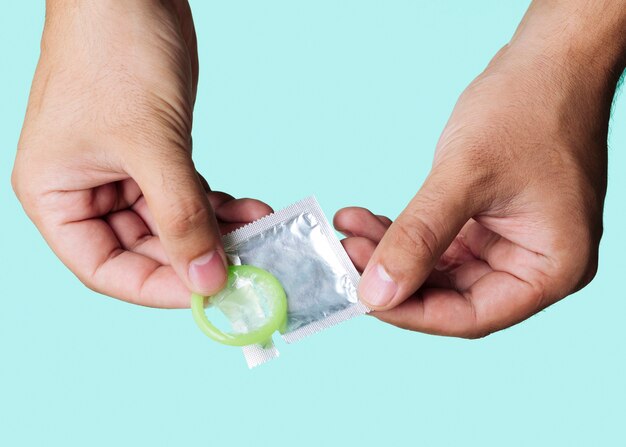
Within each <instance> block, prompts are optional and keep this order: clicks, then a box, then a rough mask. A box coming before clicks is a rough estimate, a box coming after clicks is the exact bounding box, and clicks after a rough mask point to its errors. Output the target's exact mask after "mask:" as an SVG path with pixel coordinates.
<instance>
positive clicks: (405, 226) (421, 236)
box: [392, 215, 439, 261]
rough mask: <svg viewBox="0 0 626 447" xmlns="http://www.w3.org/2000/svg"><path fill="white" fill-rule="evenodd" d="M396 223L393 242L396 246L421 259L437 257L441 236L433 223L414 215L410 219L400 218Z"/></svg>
mask: <svg viewBox="0 0 626 447" xmlns="http://www.w3.org/2000/svg"><path fill="white" fill-rule="evenodd" d="M395 225H396V228H395V230H396V231H395V232H394V233H393V234H394V239H395V240H393V241H392V243H393V244H394V245H395V246H396V247H398V248H399V249H400V250H402V251H403V252H405V253H407V254H408V255H409V256H410V257H412V258H415V259H418V260H420V261H423V260H432V259H435V257H436V255H437V250H438V247H439V237H438V236H437V234H438V232H437V231H436V230H434V229H433V224H432V223H430V222H426V221H425V220H424V219H423V218H422V217H420V216H417V215H413V216H411V217H410V218H408V219H398V221H397V222H396V224H395Z"/></svg>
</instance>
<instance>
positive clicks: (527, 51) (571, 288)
mask: <svg viewBox="0 0 626 447" xmlns="http://www.w3.org/2000/svg"><path fill="white" fill-rule="evenodd" d="M557 4H558V7H557ZM586 5H587V6H589V7H595V6H592V5H591V4H590V3H588V2H587V3H586ZM587 6H585V7H581V9H580V11H578V12H573V11H569V13H568V12H567V11H563V10H562V8H567V7H574V11H576V9H575V8H577V7H580V5H578V4H577V5H573V4H571V5H570V4H568V3H567V2H552V3H550V2H535V3H534V4H533V6H531V8H530V10H529V12H528V14H527V16H526V17H525V18H524V21H523V22H522V24H521V25H520V27H519V29H518V31H517V33H516V35H515V36H514V38H513V40H512V41H511V43H510V44H509V45H507V46H506V47H505V48H503V49H502V50H501V51H500V52H499V53H498V54H497V55H496V56H495V57H494V59H493V60H492V62H491V63H490V64H489V66H488V67H487V69H486V70H485V71H484V72H483V73H482V74H481V75H480V76H479V77H478V78H477V79H476V80H474V82H472V84H471V85H470V86H469V87H468V88H467V89H466V90H465V92H464V93H463V94H462V95H461V97H460V98H459V101H458V103H457V105H456V107H455V109H454V111H453V113H452V116H451V117H450V120H449V122H448V124H447V125H446V128H445V130H444V131H443V133H442V135H441V138H440V140H439V142H438V144H437V148H436V153H435V158H434V163H433V167H432V170H431V172H430V174H429V175H428V178H427V179H426V181H425V182H424V185H423V186H422V188H421V189H420V191H419V192H418V193H417V195H416V196H415V197H414V198H413V199H412V201H411V202H410V203H409V205H408V206H407V208H406V209H405V210H404V211H403V212H402V213H401V214H400V216H399V217H398V218H397V220H396V221H395V222H393V224H390V221H388V220H387V219H385V218H382V217H379V216H375V215H374V214H372V213H371V212H369V211H367V210H365V209H362V208H347V209H344V210H341V211H340V212H339V213H338V214H337V215H336V217H335V226H336V228H337V229H338V230H340V231H343V232H344V233H345V234H347V235H348V236H350V237H348V239H346V240H345V241H344V245H345V247H346V249H347V250H348V252H349V254H350V256H351V257H352V259H353V261H354V262H355V264H356V265H357V267H360V268H361V269H364V274H363V278H362V280H361V283H360V286H359V294H360V296H361V298H362V300H363V301H365V302H366V303H367V304H369V305H370V306H371V307H372V308H373V309H374V310H375V311H376V312H374V314H375V316H376V317H378V318H380V319H381V320H383V321H386V322H389V323H391V324H394V325H396V326H399V327H402V328H407V329H412V330H417V331H422V332H427V333H432V334H441V335H451V336H460V337H469V338H474V337H482V336H485V335H487V334H489V333H491V332H494V331H497V330H500V329H503V328H506V327H509V326H511V325H513V324H516V323H518V322H520V321H522V320H524V319H526V318H528V317H529V316H531V315H533V314H535V313H536V312H538V311H540V310H541V309H543V308H545V307H546V306H549V305H551V304H553V303H554V302H556V301H557V300H559V299H561V298H563V297H565V296H567V295H568V294H571V293H573V292H575V291H576V290H578V289H580V288H582V287H584V286H585V285H586V284H587V283H588V282H589V281H590V280H591V279H592V278H593V276H594V274H595V271H596V268H597V260H598V245H599V242H600V237H601V233H602V208H603V201H604V196H605V191H606V168H607V167H606V165H607V160H606V158H607V155H606V154H607V146H606V142H607V131H608V121H609V114H610V107H611V100H612V97H613V94H614V91H615V85H616V82H617V79H618V77H619V73H620V71H621V68H623V56H624V51H623V50H624V46H623V43H624V42H623V41H624V38H623V33H622V32H621V31H620V33H621V34H620V36H621V41H620V39H618V38H615V39H613V40H610V39H608V37H609V36H610V35H611V32H613V28H614V29H616V30H618V29H621V30H623V29H624V28H623V24H624V17H626V14H624V12H620V11H619V8H618V10H617V11H603V10H600V11H594V14H595V15H594V14H590V11H586V10H585V8H586V7H587ZM560 8H561V9H560ZM621 9H622V10H623V8H621ZM577 13H580V14H581V16H580V17H578V16H577V15H576V14H577ZM598 14H602V20H600V18H598ZM588 16H590V17H594V20H595V21H594V24H593V26H594V28H593V29H588V28H589V27H590V26H591V25H590V24H588V23H586V22H584V20H587V19H586V18H585V17H588ZM614 18H620V19H619V23H620V24H621V26H622V27H621V28H619V27H617V26H614V25H615V24H614V23H613V22H612V21H613V19H614ZM575 20H579V22H576V21H575ZM616 20H617V19H616ZM581 21H583V22H581ZM595 22H599V23H601V24H603V25H602V26H608V25H611V26H609V27H608V28H609V29H608V30H605V31H606V33H605V32H603V28H602V27H601V26H599V25H598V24H596V23H595ZM591 36H599V37H597V40H594V39H595V38H594V39H592V38H591ZM607 41H610V42H613V43H614V44H615V45H618V44H619V45H620V46H619V47H618V48H612V47H611V46H610V45H606V42H607ZM620 67H621V68H620Z"/></svg>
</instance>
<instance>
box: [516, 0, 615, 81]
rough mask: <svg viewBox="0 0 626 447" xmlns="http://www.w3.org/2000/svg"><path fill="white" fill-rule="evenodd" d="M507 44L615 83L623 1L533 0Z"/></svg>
mask: <svg viewBox="0 0 626 447" xmlns="http://www.w3.org/2000/svg"><path fill="white" fill-rule="evenodd" d="M510 45H512V46H523V47H526V48H527V50H528V51H534V50H535V49H537V48H538V47H540V48H541V51H542V52H543V54H544V55H545V56H546V57H547V58H554V59H555V61H557V62H560V63H563V64H565V65H569V64H568V61H571V63H572V64H573V65H574V66H577V67H579V68H581V69H582V70H583V72H584V73H589V75H594V76H595V77H598V76H601V77H603V78H606V81H607V82H609V83H612V84H615V83H616V82H617V80H618V78H619V76H620V75H621V73H622V71H623V70H624V68H625V67H626V1H623V0H534V1H533V2H532V3H531V5H530V7H529V9H528V11H527V13H526V15H525V16H524V19H523V20H522V22H521V23H520V25H519V27H518V29H517V31H516V33H515V35H514V36H513V38H512V39H511V43H510Z"/></svg>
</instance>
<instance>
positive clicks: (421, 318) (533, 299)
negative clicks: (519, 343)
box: [374, 271, 542, 338]
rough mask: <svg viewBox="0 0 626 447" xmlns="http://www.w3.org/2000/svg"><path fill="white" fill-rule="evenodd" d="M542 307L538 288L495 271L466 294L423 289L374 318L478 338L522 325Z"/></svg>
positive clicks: (376, 314)
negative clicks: (521, 322)
mask: <svg viewBox="0 0 626 447" xmlns="http://www.w3.org/2000/svg"><path fill="white" fill-rule="evenodd" d="M541 308H542V305H541V293H540V292H539V291H538V289H537V288H535V287H533V286H532V285H531V284H530V283H527V282H525V281H522V280H520V279H519V278H517V277H515V276H513V275H511V274H508V273H505V272H495V271H492V272H490V273H487V274H486V275H484V276H482V277H481V278H480V279H478V281H476V282H475V283H474V284H473V285H472V286H471V287H469V288H468V289H467V290H465V291H463V292H458V291H456V290H451V289H430V288H426V289H421V290H420V291H419V292H418V293H417V294H416V295H415V296H413V297H411V298H409V299H408V300H406V301H404V302H402V303H401V304H399V305H398V306H396V307H394V308H392V309H389V310H385V311H379V312H375V313H374V316H375V317H377V318H379V319H381V320H383V321H385V322H387V323H390V324H393V325H395V326H398V327H402V328H405V329H410V330H414V331H420V332H425V333H429V334H437V335H448V336H455V337H465V338H479V337H484V336H486V335H488V334H490V333H492V332H495V331H498V330H501V329H504V328H506V327H509V326H512V325H514V324H516V323H519V322H520V321H523V320H525V319H526V318H528V317H530V316H531V315H533V314H535V313H536V312H537V311H539V310H540V309H541Z"/></svg>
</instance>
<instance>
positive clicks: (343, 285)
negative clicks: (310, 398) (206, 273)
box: [223, 197, 369, 368]
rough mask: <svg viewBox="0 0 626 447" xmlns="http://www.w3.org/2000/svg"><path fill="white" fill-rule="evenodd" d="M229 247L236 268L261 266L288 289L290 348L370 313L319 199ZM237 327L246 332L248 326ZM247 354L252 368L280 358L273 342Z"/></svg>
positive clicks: (249, 229) (242, 231) (227, 240)
mask: <svg viewBox="0 0 626 447" xmlns="http://www.w3.org/2000/svg"><path fill="white" fill-rule="evenodd" d="M223 245H224V250H225V252H226V255H227V257H228V259H229V261H230V263H231V264H233V265H253V266H256V267H260V268H262V269H264V270H267V271H268V272H270V273H271V274H272V275H274V276H275V277H276V278H277V279H278V280H279V281H280V283H281V284H282V286H283V288H284V290H285V293H286V295H287V321H286V327H285V328H284V330H283V331H282V338H283V339H284V340H285V341H286V342H287V343H293V342H296V341H298V340H300V339H302V338H304V337H306V336H308V335H311V334H314V333H316V332H319V331H321V330H323V329H325V328H327V327H330V326H333V325H335V324H338V323H340V322H342V321H344V320H347V319H349V318H352V317H354V316H357V315H362V314H365V313H367V312H369V309H368V308H367V306H365V305H364V304H363V303H361V302H360V301H359V299H358V297H357V285H358V282H359V274H358V272H357V270H356V269H355V267H354V265H353V264H352V262H351V261H350V258H349V257H348V254H347V253H346V252H345V250H344V249H343V246H342V245H341V242H339V239H338V238H337V236H336V234H335V232H334V230H333V228H332V227H331V225H330V224H329V222H328V220H327V219H326V216H325V215H324V213H323V211H322V209H321V208H320V206H319V204H318V202H317V200H316V199H315V198H314V197H308V198H306V199H304V200H302V201H300V202H297V203H295V204H293V205H291V206H289V207H287V208H284V209H282V210H280V211H277V212H275V213H273V214H270V215H268V216H265V217H263V218H262V219H259V220H257V221H255V222H252V223H250V224H248V225H246V226H244V227H242V228H239V229H238V230H235V231H233V232H231V233H229V234H227V235H225V236H224V237H223ZM231 323H232V324H233V326H237V327H239V329H240V330H241V329H245V327H246V326H247V324H246V322H242V321H231ZM243 352H244V356H245V358H246V361H247V363H248V366H249V367H250V368H253V367H255V366H257V365H260V364H262V363H265V362H266V361H268V360H271V359H273V358H275V357H278V355H279V353H278V350H277V349H276V347H275V346H274V344H273V343H272V342H269V343H267V344H265V345H264V346H261V345H249V346H245V347H243Z"/></svg>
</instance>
